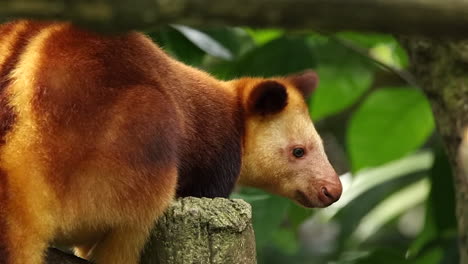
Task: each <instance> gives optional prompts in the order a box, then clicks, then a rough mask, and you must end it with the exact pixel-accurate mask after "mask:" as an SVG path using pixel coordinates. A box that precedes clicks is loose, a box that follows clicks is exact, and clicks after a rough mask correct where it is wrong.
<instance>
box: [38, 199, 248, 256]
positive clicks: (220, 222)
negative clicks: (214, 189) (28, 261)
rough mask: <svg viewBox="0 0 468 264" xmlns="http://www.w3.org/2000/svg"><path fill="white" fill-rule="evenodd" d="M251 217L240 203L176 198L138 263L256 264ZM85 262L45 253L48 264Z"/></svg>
mask: <svg viewBox="0 0 468 264" xmlns="http://www.w3.org/2000/svg"><path fill="white" fill-rule="evenodd" d="M251 218H252V211H251V208H250V205H249V204H248V203H246V202H244V201H242V200H238V199H235V200H228V199H222V198H215V199H208V198H201V199H199V198H193V197H188V198H184V199H179V200H178V201H176V202H174V204H173V205H172V207H170V208H169V209H168V210H167V212H166V214H165V215H164V216H163V217H162V218H160V219H159V221H158V223H157V224H156V226H155V228H154V230H153V231H152V234H151V237H150V240H149V242H148V243H147V245H146V248H145V251H144V254H143V256H142V261H141V264H189V263H190V264H195V263H199V264H238V263H242V264H255V263H256V254H255V237H254V232H253V228H252V222H251ZM109 254H112V252H109ZM86 263H88V264H89V262H87V261H84V260H81V259H79V258H76V257H74V256H71V255H67V254H65V253H63V252H61V251H58V250H56V249H51V250H49V252H48V258H47V264H86Z"/></svg>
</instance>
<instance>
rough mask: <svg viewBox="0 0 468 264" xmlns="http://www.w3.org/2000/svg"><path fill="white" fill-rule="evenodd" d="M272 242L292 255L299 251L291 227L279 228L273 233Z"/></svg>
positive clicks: (295, 236)
mask: <svg viewBox="0 0 468 264" xmlns="http://www.w3.org/2000/svg"><path fill="white" fill-rule="evenodd" d="M273 243H274V244H275V245H276V247H277V248H278V249H280V250H281V251H282V252H284V253H286V254H288V255H293V254H295V253H297V252H298V251H299V243H298V241H297V235H296V233H295V232H294V231H293V230H291V228H279V229H277V230H275V232H274V233H273Z"/></svg>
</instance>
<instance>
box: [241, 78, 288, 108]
mask: <svg viewBox="0 0 468 264" xmlns="http://www.w3.org/2000/svg"><path fill="white" fill-rule="evenodd" d="M287 104H288V93H287V92H286V87H284V85H282V84H281V83H279V82H276V81H269V80H268V81H262V82H261V83H259V84H257V85H256V86H255V87H254V88H253V89H252V91H251V92H250V94H249V99H248V100H247V107H248V110H249V112H251V113H254V114H260V115H267V114H274V113H277V112H279V111H281V110H283V109H284V107H286V105H287Z"/></svg>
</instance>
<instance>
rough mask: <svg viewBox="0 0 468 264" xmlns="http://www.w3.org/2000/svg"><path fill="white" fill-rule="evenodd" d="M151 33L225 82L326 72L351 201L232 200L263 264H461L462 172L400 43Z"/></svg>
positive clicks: (380, 38) (331, 124)
mask: <svg viewBox="0 0 468 264" xmlns="http://www.w3.org/2000/svg"><path fill="white" fill-rule="evenodd" d="M147 33H148V34H149V35H150V36H151V37H152V38H153V39H154V41H155V42H157V43H158V44H159V45H160V46H162V48H163V49H164V50H165V51H167V52H168V53H169V54H171V55H172V56H173V57H175V58H176V59H178V60H181V61H183V62H185V63H187V64H189V65H192V66H194V67H197V68H201V69H203V70H205V71H208V72H210V73H211V74H213V75H214V76H216V77H218V78H221V79H232V78H236V77H239V76H265V77H268V76H275V75H285V74H289V73H296V72H300V71H302V70H304V69H309V68H311V69H314V70H316V71H317V72H318V74H319V77H320V84H319V88H318V89H317V90H316V92H315V93H314V95H313V96H312V98H311V99H310V100H309V102H308V104H309V109H310V114H311V117H312V119H313V121H314V123H315V125H316V127H317V129H318V130H319V133H320V134H321V135H322V137H323V138H324V141H325V145H326V146H325V147H326V149H327V152H328V155H329V158H330V160H331V162H332V164H333V165H334V167H335V169H336V170H337V172H338V173H339V174H340V175H341V180H342V182H343V185H344V194H343V196H342V198H341V200H340V201H339V202H338V203H336V204H334V205H333V206H331V207H329V208H326V209H317V210H314V209H305V208H302V207H300V206H298V205H296V204H294V203H292V202H291V201H288V200H286V199H284V198H280V197H277V196H274V195H271V194H268V193H265V192H262V191H259V190H255V189H249V188H239V189H238V190H237V192H236V193H235V194H233V195H232V197H233V198H242V199H244V200H246V201H248V202H249V203H250V204H251V205H252V207H253V221H254V229H255V234H256V241H257V254H258V263H259V264H267V263H268V264H276V263H278V264H279V263H281V264H283V263H288V264H305V263H314V264H315V263H319V264H320V263H336V264H338V263H339V264H344V263H346V264H348V263H349V264H351V263H379V264H386V263H392V264H398V263H421V264H432V263H457V262H458V261H459V259H458V253H457V249H458V248H457V244H456V221H455V209H454V190H453V182H452V175H451V171H450V167H449V164H448V161H447V158H446V156H445V154H444V151H443V149H442V146H441V142H440V140H439V136H438V135H437V134H436V132H435V130H434V121H433V117H432V113H431V109H430V106H429V103H428V101H427V99H426V98H425V96H424V94H423V93H422V92H421V91H420V89H418V87H416V86H415V85H413V84H414V81H413V78H412V76H411V75H410V74H409V73H408V72H407V67H408V59H407V55H406V54H405V51H404V50H403V49H402V48H401V47H400V46H399V44H398V42H397V41H396V40H395V39H394V38H393V37H391V36H389V35H375V34H373V35H370V34H361V33H353V32H344V33H339V34H333V35H329V34H320V33H316V32H304V31H298V32H290V31H288V32H285V31H282V30H278V29H268V30H255V29H251V28H217V29H207V30H201V29H195V28H190V27H186V26H180V25H172V26H167V27H164V28H160V29H158V30H157V31H152V32H147Z"/></svg>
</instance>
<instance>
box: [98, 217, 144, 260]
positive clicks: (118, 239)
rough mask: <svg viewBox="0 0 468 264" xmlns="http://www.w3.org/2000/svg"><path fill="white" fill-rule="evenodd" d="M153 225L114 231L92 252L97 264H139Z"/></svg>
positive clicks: (120, 228)
mask: <svg viewBox="0 0 468 264" xmlns="http://www.w3.org/2000/svg"><path fill="white" fill-rule="evenodd" d="M152 225H153V223H150V224H149V225H148V224H147V225H144V226H124V227H119V228H115V229H112V230H111V231H110V232H109V233H107V234H106V236H105V237H104V239H103V240H101V241H100V242H98V243H97V244H96V245H95V246H94V247H93V249H92V251H91V252H90V260H92V261H94V262H95V263H96V264H110V263H112V264H138V263H139V261H140V255H141V252H142V251H143V247H144V245H145V242H146V240H147V238H148V235H149V230H150V228H151V227H152Z"/></svg>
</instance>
